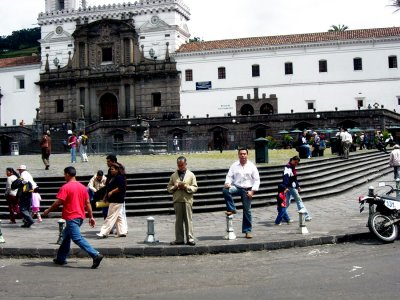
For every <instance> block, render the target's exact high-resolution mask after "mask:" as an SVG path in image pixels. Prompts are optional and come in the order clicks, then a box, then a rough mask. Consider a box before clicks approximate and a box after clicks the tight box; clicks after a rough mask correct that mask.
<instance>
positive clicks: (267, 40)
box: [177, 27, 400, 53]
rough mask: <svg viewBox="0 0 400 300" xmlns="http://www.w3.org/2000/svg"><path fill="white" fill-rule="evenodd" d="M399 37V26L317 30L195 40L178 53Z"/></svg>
mask: <svg viewBox="0 0 400 300" xmlns="http://www.w3.org/2000/svg"><path fill="white" fill-rule="evenodd" d="M392 36H393V37H394V36H397V37H400V27H390V28H372V29H357V30H346V31H342V32H334V31H333V32H328V31H327V32H317V33H305V34H291V35H277V36H263V37H249V38H240V39H231V40H217V41H209V42H195V43H187V44H183V45H182V46H181V47H180V48H179V49H178V50H177V52H178V53H187V52H198V51H200V52H201V51H208V50H218V49H237V48H248V47H249V48H250V47H260V46H279V45H291V44H301V43H304V44H305V43H318V42H328V41H345V40H358V39H372V38H383V37H392Z"/></svg>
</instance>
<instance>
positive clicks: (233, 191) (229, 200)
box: [222, 185, 252, 233]
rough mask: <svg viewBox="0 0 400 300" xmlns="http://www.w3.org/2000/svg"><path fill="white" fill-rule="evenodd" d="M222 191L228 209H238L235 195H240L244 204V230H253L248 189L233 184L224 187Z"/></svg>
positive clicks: (244, 231)
mask: <svg viewBox="0 0 400 300" xmlns="http://www.w3.org/2000/svg"><path fill="white" fill-rule="evenodd" d="M222 193H223V194H224V199H225V204H226V210H227V211H236V207H235V202H234V201H233V196H240V198H241V199H242V204H243V222H242V232H243V233H247V232H251V229H252V226H251V199H249V197H248V196H247V191H246V190H245V189H242V188H239V187H236V186H233V185H232V186H231V187H230V188H229V189H226V188H224V189H222Z"/></svg>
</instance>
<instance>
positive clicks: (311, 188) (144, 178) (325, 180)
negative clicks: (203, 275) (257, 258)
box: [0, 151, 392, 218]
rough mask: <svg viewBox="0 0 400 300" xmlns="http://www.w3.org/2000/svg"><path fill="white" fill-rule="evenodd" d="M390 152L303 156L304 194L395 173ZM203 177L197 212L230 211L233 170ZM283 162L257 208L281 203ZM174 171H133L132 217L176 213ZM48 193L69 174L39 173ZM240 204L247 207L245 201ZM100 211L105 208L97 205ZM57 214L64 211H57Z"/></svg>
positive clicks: (4, 213) (0, 206)
mask: <svg viewBox="0 0 400 300" xmlns="http://www.w3.org/2000/svg"><path fill="white" fill-rule="evenodd" d="M388 161H389V155H388V154H385V153H383V152H378V151H369V152H363V153H360V152H359V153H352V155H351V156H350V157H349V159H348V160H343V159H340V158H338V157H334V158H323V157H321V158H316V159H311V160H307V159H303V160H302V161H301V163H300V165H299V166H298V168H297V169H298V178H299V182H300V184H301V187H302V192H301V195H302V198H303V200H305V201H309V200H312V199H313V198H319V197H324V196H327V195H333V194H337V193H340V192H343V191H345V190H348V189H351V188H352V187H354V186H357V185H360V184H362V183H365V182H368V181H371V180H374V179H376V178H378V177H380V176H382V175H385V174H387V173H390V172H392V168H391V167H389V164H388ZM192 171H193V172H194V173H195V174H196V177H197V182H198V186H199V190H198V192H197V193H196V194H195V202H194V207H193V209H194V212H195V213H196V212H208V211H223V210H225V204H224V199H223V197H222V186H223V184H224V180H225V176H226V173H227V169H219V170H202V171H196V170H192ZM282 171H283V166H266V167H259V172H260V177H261V185H260V190H259V191H258V192H257V193H256V196H255V197H254V198H253V203H252V206H253V207H261V206H267V205H275V196H276V190H277V185H278V184H279V183H280V182H281V180H282ZM170 175H171V173H170V172H159V173H140V174H128V176H127V182H128V190H127V194H126V199H125V200H126V211H127V215H128V216H139V215H153V214H172V213H174V210H173V205H172V197H171V195H169V194H168V192H167V191H166V187H167V184H168V181H169V176H170ZM89 179H90V176H80V177H79V180H80V181H82V183H84V184H87V182H88V181H89ZM35 180H36V182H37V183H38V185H39V187H40V194H41V196H42V203H41V207H42V208H45V207H48V206H50V205H51V203H52V202H53V201H54V200H55V195H56V193H57V191H58V189H59V188H60V186H61V185H62V184H64V179H63V178H61V177H58V178H49V177H42V178H35ZM0 186H1V187H2V189H1V190H0V195H1V200H0V217H1V218H7V217H8V210H7V206H6V204H5V201H4V196H3V195H4V186H5V182H4V179H2V182H0ZM237 207H238V208H241V203H240V201H237ZM94 213H95V216H97V217H99V216H100V215H101V212H100V211H99V210H98V209H96V208H94ZM53 216H57V217H58V216H59V214H54V215H53Z"/></svg>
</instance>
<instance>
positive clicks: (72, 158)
mask: <svg viewBox="0 0 400 300" xmlns="http://www.w3.org/2000/svg"><path fill="white" fill-rule="evenodd" d="M71 162H72V163H74V162H76V148H74V147H72V148H71Z"/></svg>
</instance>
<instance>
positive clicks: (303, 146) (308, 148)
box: [300, 145, 311, 157]
mask: <svg viewBox="0 0 400 300" xmlns="http://www.w3.org/2000/svg"><path fill="white" fill-rule="evenodd" d="M300 148H304V149H305V150H306V153H307V157H311V149H310V145H301V146H300Z"/></svg>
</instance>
